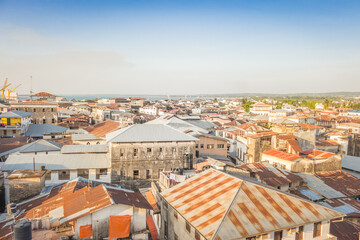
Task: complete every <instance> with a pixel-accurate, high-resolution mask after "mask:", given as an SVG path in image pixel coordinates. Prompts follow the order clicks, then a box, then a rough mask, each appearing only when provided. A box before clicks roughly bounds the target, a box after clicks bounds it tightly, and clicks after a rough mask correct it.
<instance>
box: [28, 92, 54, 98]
mask: <svg viewBox="0 0 360 240" xmlns="http://www.w3.org/2000/svg"><path fill="white" fill-rule="evenodd" d="M32 96H33V97H56V96H55V95H53V94H50V93H47V92H39V93H37V94H34V95H32Z"/></svg>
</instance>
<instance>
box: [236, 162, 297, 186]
mask: <svg viewBox="0 0 360 240" xmlns="http://www.w3.org/2000/svg"><path fill="white" fill-rule="evenodd" d="M239 168H245V169H247V170H249V171H250V172H253V173H256V174H257V175H258V176H259V178H260V180H261V181H262V182H263V183H265V184H267V185H270V186H272V187H278V186H281V185H284V184H289V183H293V182H297V181H299V182H301V181H302V178H301V177H300V176H298V175H296V174H293V173H291V172H289V171H287V170H284V169H279V168H276V167H274V166H273V165H271V164H269V163H267V162H263V163H247V164H243V165H241V166H239Z"/></svg>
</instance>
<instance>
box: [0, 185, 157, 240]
mask: <svg viewBox="0 0 360 240" xmlns="http://www.w3.org/2000/svg"><path fill="white" fill-rule="evenodd" d="M148 210H152V207H151V205H150V204H149V203H148V202H147V200H146V199H145V198H144V197H143V196H142V194H141V193H139V192H133V191H130V190H125V189H120V188H117V187H114V186H110V185H104V184H101V183H99V182H93V181H92V182H88V181H87V180H85V179H82V178H77V179H74V180H72V181H68V182H66V183H64V184H61V185H59V186H55V187H53V188H50V190H45V191H44V193H42V194H40V195H39V196H37V197H34V198H32V199H30V200H27V201H25V202H21V203H19V204H17V212H16V213H15V214H14V219H15V220H19V219H23V218H25V219H29V220H31V222H32V231H33V236H35V235H36V236H37V237H38V238H36V239H59V238H60V237H61V235H72V236H74V237H75V238H76V239H80V238H90V237H92V239H103V238H110V239H111V238H115V239H117V238H128V237H130V238H133V239H147V238H148V235H149V232H148V231H147V221H146V215H147V211H148ZM12 221H13V217H10V216H8V217H7V218H5V219H2V220H1V221H0V236H1V239H13V231H12V229H13V226H12ZM59 232H62V234H60V235H59V234H58V233H59Z"/></svg>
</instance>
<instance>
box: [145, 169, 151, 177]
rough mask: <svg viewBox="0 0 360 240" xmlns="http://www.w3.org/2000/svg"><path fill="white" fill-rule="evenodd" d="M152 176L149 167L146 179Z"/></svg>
mask: <svg viewBox="0 0 360 240" xmlns="http://www.w3.org/2000/svg"><path fill="white" fill-rule="evenodd" d="M150 178H151V174H150V170H149V169H147V170H146V179H150Z"/></svg>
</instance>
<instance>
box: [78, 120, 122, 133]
mask: <svg viewBox="0 0 360 240" xmlns="http://www.w3.org/2000/svg"><path fill="white" fill-rule="evenodd" d="M119 128H120V123H119V122H115V121H112V120H108V121H105V122H102V123H98V124H95V125H93V126H90V127H88V128H86V129H85V130H86V131H88V132H89V133H91V134H94V135H95V136H97V137H104V136H105V135H106V134H108V133H111V132H113V131H115V130H118V129H119Z"/></svg>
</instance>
